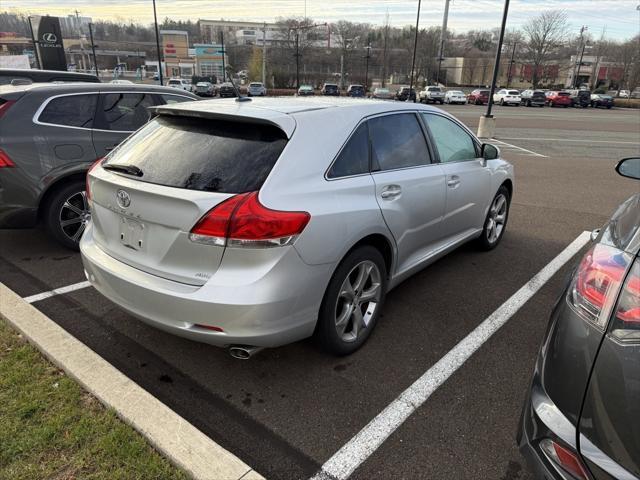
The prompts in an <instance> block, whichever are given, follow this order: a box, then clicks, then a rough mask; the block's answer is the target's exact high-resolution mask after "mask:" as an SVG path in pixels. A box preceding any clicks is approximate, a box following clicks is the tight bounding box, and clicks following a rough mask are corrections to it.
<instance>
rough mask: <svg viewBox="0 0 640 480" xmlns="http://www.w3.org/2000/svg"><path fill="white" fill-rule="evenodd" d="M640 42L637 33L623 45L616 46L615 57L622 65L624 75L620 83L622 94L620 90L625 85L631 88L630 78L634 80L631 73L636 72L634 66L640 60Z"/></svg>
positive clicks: (639, 36)
mask: <svg viewBox="0 0 640 480" xmlns="http://www.w3.org/2000/svg"><path fill="white" fill-rule="evenodd" d="M639 42H640V35H637V36H636V37H634V38H632V39H631V40H627V41H626V42H624V43H623V44H622V45H620V46H618V48H616V49H615V51H614V59H615V60H616V61H617V62H618V63H620V65H621V66H622V77H621V78H620V83H619V84H618V94H620V90H621V89H622V88H623V87H624V86H626V87H627V88H630V87H631V85H630V84H631V81H630V80H634V79H633V78H629V77H630V75H629V74H630V73H634V72H633V70H634V68H633V67H635V64H637V63H638V61H640V55H639V54H638V44H639ZM634 86H635V85H634Z"/></svg>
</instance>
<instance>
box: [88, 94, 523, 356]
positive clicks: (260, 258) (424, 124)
mask: <svg viewBox="0 0 640 480" xmlns="http://www.w3.org/2000/svg"><path fill="white" fill-rule="evenodd" d="M155 112H156V113H157V114H158V115H157V117H156V118H155V119H154V120H152V121H151V122H150V123H149V124H148V125H146V126H145V127H144V128H142V129H140V130H139V131H138V132H137V133H136V134H135V135H133V136H131V137H130V138H129V139H128V140H127V141H126V142H125V143H124V144H122V145H121V146H119V147H118V148H117V149H116V150H114V151H113V152H112V153H111V154H110V155H109V156H108V157H107V158H106V159H105V160H104V161H101V162H98V163H96V164H95V165H94V166H93V167H92V169H91V170H90V172H89V174H88V177H87V185H88V189H87V195H88V197H89V199H90V202H91V205H92V214H93V215H92V221H91V224H90V226H89V228H88V229H87V231H86V233H85V234H84V236H83V237H82V241H81V252H82V260H83V263H84V268H85V272H86V275H87V278H88V279H89V281H90V282H91V283H92V284H93V286H95V288H96V289H97V290H98V291H99V292H101V293H102V294H104V295H105V296H106V297H107V298H109V299H111V300H112V301H114V302H115V303H117V304H118V305H120V306H121V307H123V308H124V309H126V310H128V311H129V312H131V313H132V314H133V315H135V316H137V317H138V318H140V319H142V320H143V321H145V322H147V323H149V324H151V325H153V326H155V327H158V328H161V329H163V330H166V331H168V332H171V333H174V334H176V335H180V336H183V337H186V338H190V339H193V340H198V341H202V342H206V343H209V344H212V345H217V346H221V347H228V348H229V350H230V352H231V353H232V355H234V356H236V358H248V357H249V356H250V355H251V354H252V353H253V352H255V351H256V349H257V348H259V347H277V346H279V345H283V344H287V343H290V342H294V341H297V340H300V339H303V338H305V337H309V336H311V335H314V334H315V336H316V337H317V339H318V340H319V342H320V344H321V345H322V346H323V347H324V348H325V349H326V350H327V351H330V352H332V353H334V354H337V355H345V354H349V353H351V352H353V351H355V350H356V349H358V348H359V347H360V346H361V345H362V344H363V343H364V342H365V341H366V339H367V338H368V336H369V334H370V333H371V331H372V330H373V328H374V327H375V325H376V322H377V321H378V320H379V317H380V311H381V309H382V307H383V304H384V300H385V295H386V294H387V292H388V291H389V290H391V289H392V288H394V287H395V286H397V285H398V284H399V283H400V282H402V281H403V280H405V279H406V278H408V277H409V276H410V275H412V274H414V273H416V272H417V271H419V270H421V269H422V268H424V267H425V266H426V265H428V264H430V263H432V262H433V261H435V260H436V259H438V258H440V257H442V256H443V255H445V254H446V253H447V252H450V251H451V250H453V249H455V248H456V247H458V246H459V245H461V244H463V243H465V242H467V241H469V240H473V239H475V240H476V241H477V242H478V244H479V246H481V247H482V248H484V249H492V248H494V247H495V246H496V245H498V243H499V242H500V239H501V238H502V236H503V234H504V231H505V227H506V225H507V219H508V214H509V205H510V200H511V197H512V193H513V167H512V166H511V165H510V164H509V163H507V162H506V161H504V160H502V159H500V158H499V152H498V150H497V149H496V148H495V147H494V146H492V145H488V144H484V145H483V144H481V143H480V142H479V141H478V139H477V138H476V137H475V136H474V135H473V134H472V133H471V132H470V131H469V130H468V129H467V128H466V127H465V126H464V125H462V124H461V123H460V122H458V121H457V120H456V119H455V118H453V117H451V116H450V115H448V114H447V113H445V112H442V111H440V110H438V109H436V108H430V107H427V106H422V105H419V104H406V103H392V102H383V101H371V102H362V101H357V100H351V99H320V100H315V99H314V100H309V99H306V100H305V99H298V98H291V99H286V100H284V99H254V100H253V101H243V102H239V101H237V100H221V101H216V102H196V103H192V104H189V105H188V106H180V105H172V106H166V107H158V108H156V109H155Z"/></svg>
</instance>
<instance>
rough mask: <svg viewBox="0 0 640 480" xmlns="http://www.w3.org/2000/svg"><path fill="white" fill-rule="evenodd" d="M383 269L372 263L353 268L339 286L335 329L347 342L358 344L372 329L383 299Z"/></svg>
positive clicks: (367, 262) (363, 262)
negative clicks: (368, 328)
mask: <svg viewBox="0 0 640 480" xmlns="http://www.w3.org/2000/svg"><path fill="white" fill-rule="evenodd" d="M381 280H382V277H381V274H380V269H379V268H378V266H377V265H376V264H375V263H374V262H372V261H371V260H365V261H362V262H360V263H358V264H357V265H356V266H355V267H353V268H352V269H351V271H350V272H349V274H348V275H347V276H346V278H345V279H344V281H343V282H342V286H341V287H340V291H339V293H338V298H337V300H336V308H335V327H336V331H337V333H338V337H339V338H340V339H341V340H342V341H344V342H355V341H356V340H357V339H358V336H359V335H361V334H362V332H363V331H364V330H365V329H366V328H367V327H368V326H369V324H370V323H371V320H372V318H373V316H374V314H375V313H376V310H377V308H378V305H379V304H380V299H381V297H382V281H381Z"/></svg>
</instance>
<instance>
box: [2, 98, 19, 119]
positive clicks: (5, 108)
mask: <svg viewBox="0 0 640 480" xmlns="http://www.w3.org/2000/svg"><path fill="white" fill-rule="evenodd" d="M14 103H16V101H15V100H3V99H1V98H0V118H2V116H3V115H4V114H5V113H7V111H8V110H9V109H10V108H11V105H13V104H14Z"/></svg>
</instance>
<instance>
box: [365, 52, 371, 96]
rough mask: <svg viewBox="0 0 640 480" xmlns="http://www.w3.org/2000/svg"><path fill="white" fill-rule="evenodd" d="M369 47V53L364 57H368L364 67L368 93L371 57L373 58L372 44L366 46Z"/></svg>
mask: <svg viewBox="0 0 640 480" xmlns="http://www.w3.org/2000/svg"><path fill="white" fill-rule="evenodd" d="M365 48H366V49H367V55H366V56H365V57H364V58H365V59H366V64H365V68H364V93H365V95H366V93H367V87H368V85H369V59H370V58H371V44H369V45H367V46H366V47H365Z"/></svg>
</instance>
